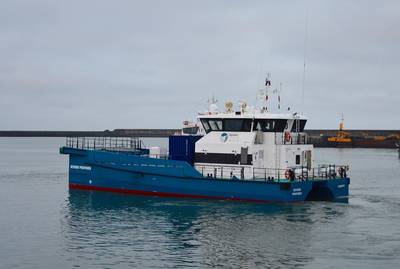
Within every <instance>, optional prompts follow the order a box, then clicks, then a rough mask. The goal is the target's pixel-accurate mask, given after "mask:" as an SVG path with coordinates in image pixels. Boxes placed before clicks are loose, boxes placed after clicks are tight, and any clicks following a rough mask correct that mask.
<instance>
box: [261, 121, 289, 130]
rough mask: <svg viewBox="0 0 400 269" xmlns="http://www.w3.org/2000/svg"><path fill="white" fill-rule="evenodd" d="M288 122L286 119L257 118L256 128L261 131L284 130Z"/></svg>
mask: <svg viewBox="0 0 400 269" xmlns="http://www.w3.org/2000/svg"><path fill="white" fill-rule="evenodd" d="M286 124H287V120H284V119H256V120H255V122H254V130H257V131H261V132H283V131H284V130H285V127H286Z"/></svg>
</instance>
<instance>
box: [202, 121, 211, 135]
mask: <svg viewBox="0 0 400 269" xmlns="http://www.w3.org/2000/svg"><path fill="white" fill-rule="evenodd" d="M201 124H203V127H204V131H206V133H208V132H209V131H210V129H211V127H210V124H208V120H206V119H202V120H201Z"/></svg>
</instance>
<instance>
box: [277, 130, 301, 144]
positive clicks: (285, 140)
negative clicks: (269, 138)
mask: <svg viewBox="0 0 400 269" xmlns="http://www.w3.org/2000/svg"><path fill="white" fill-rule="evenodd" d="M275 144H277V145H303V144H308V136H307V134H306V133H290V135H286V136H285V133H276V134H275Z"/></svg>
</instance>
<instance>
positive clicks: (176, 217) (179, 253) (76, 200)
mask: <svg viewBox="0 0 400 269" xmlns="http://www.w3.org/2000/svg"><path fill="white" fill-rule="evenodd" d="M312 205H313V204H312V203H304V204H251V203H236V202H226V201H207V200H182V199H177V200H175V199H164V198H153V197H140V196H130V195H120V194H113V193H105V192H89V191H78V190H70V191H69V197H68V200H67V203H66V207H65V210H64V212H63V214H64V218H63V223H62V225H63V233H64V238H65V251H66V252H67V253H70V254H75V255H79V257H80V262H82V260H87V261H91V260H93V259H97V260H98V262H99V264H98V265H104V266H106V265H107V266H112V265H116V264H126V265H134V266H146V267H149V266H150V267H165V266H182V267H188V266H193V267H204V266H213V267H215V266H216V267H218V266H232V267H254V266H260V265H262V266H272V267H274V266H278V265H279V266H282V265H286V266H301V265H305V264H307V263H308V262H309V261H311V260H312V256H310V255H308V254H307V253H308V251H307V248H309V246H310V244H311V242H310V233H311V230H312V225H313V223H315V222H316V221H321V216H324V217H327V218H329V215H330V214H332V213H333V211H332V210H328V211H327V212H324V210H325V209H323V208H319V209H317V210H316V209H315V206H312ZM317 208H318V207H317ZM75 255H68V256H70V257H74V256H75Z"/></svg>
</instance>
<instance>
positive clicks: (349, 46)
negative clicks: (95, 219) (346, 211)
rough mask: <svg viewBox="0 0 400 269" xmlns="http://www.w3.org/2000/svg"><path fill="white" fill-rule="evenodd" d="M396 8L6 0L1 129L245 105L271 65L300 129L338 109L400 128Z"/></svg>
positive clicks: (175, 122) (128, 122)
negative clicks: (298, 114) (215, 103)
mask: <svg viewBox="0 0 400 269" xmlns="http://www.w3.org/2000/svg"><path fill="white" fill-rule="evenodd" d="M306 14H308V16H307V15H306ZM399 14H400V2H399V1H364V0H360V1H348V0H343V1H338V0H332V1H322V0H316V1H311V0H309V1H266V0H263V1H232V0H227V1H218V0H210V1H205V0H202V1H188V0H182V1H171V0H169V1H151V0H150V1H149V0H146V1H133V0H126V1H99V0H93V1H82V0H79V1H75V0H73V1H72V0H69V1H54V0H47V1H46V0H35V1H29V0H26V1H19V0H2V1H1V2H0V129H2V130H13V129H18V130H44V129H45V130H104V129H114V128H176V127H180V126H181V123H182V121H183V120H185V119H194V118H195V116H196V113H197V111H200V110H204V109H206V108H207V103H206V101H207V99H208V97H210V96H211V95H212V94H214V95H215V97H216V98H217V99H218V100H219V105H220V107H223V105H224V102H225V101H226V100H232V101H234V102H237V101H239V100H247V102H248V103H249V104H252V103H254V100H255V96H256V94H257V91H258V90H259V89H260V88H262V86H263V83H264V78H265V74H266V73H267V72H271V74H272V84H273V86H275V87H277V86H279V83H280V82H281V83H282V85H283V91H282V102H283V106H285V107H287V106H291V107H292V109H294V110H297V111H304V112H305V113H306V114H307V115H308V116H309V118H310V120H309V123H308V128H337V126H338V121H339V119H340V117H341V114H342V113H343V114H344V117H345V125H346V127H347V128H351V129H362V128H368V129H373V128H376V129H378V128H379V129H383V128H390V129H399V128H400V120H399V103H400V89H399V86H398V85H399V83H398V79H400V65H399V63H400V15H399ZM306 17H308V24H307V25H308V31H307V32H308V34H307V42H306V63H307V64H306V66H307V68H306V82H305V101H304V105H303V106H302V102H301V99H302V98H301V96H302V78H303V57H304V39H305V36H306V35H305V25H306Z"/></svg>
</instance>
